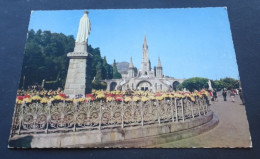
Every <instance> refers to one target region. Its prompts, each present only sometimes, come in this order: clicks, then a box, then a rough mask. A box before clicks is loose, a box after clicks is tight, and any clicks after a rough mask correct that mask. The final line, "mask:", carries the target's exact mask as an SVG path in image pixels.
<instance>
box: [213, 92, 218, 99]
mask: <svg viewBox="0 0 260 159" xmlns="http://www.w3.org/2000/svg"><path fill="white" fill-rule="evenodd" d="M217 98H218V95H217V90H216V89H214V91H213V100H214V101H217Z"/></svg>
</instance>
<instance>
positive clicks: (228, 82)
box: [212, 77, 239, 90]
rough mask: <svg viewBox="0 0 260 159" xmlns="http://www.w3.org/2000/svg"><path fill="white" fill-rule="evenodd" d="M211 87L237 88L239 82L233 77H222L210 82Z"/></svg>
mask: <svg viewBox="0 0 260 159" xmlns="http://www.w3.org/2000/svg"><path fill="white" fill-rule="evenodd" d="M212 87H213V88H216V89H217V90H221V89H223V88H226V89H236V88H239V82H238V80H235V79H234V78H228V77H226V78H223V79H220V80H215V81H213V83H212Z"/></svg>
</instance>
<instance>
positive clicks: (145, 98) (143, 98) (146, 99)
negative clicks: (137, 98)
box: [141, 96, 149, 102]
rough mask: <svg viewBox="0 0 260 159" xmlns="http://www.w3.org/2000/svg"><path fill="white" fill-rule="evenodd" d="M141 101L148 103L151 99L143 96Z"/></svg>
mask: <svg viewBox="0 0 260 159" xmlns="http://www.w3.org/2000/svg"><path fill="white" fill-rule="evenodd" d="M141 100H142V102H146V101H148V100H149V98H147V97H145V96H142V98H141Z"/></svg>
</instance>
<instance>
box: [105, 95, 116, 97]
mask: <svg viewBox="0 0 260 159" xmlns="http://www.w3.org/2000/svg"><path fill="white" fill-rule="evenodd" d="M114 96H115V95H114V94H106V97H114Z"/></svg>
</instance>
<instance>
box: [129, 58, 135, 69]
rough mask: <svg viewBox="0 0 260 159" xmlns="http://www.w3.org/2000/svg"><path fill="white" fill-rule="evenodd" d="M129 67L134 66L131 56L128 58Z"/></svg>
mask: <svg viewBox="0 0 260 159" xmlns="http://www.w3.org/2000/svg"><path fill="white" fill-rule="evenodd" d="M129 68H134V65H133V61H132V57H131V59H130V64H129Z"/></svg>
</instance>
